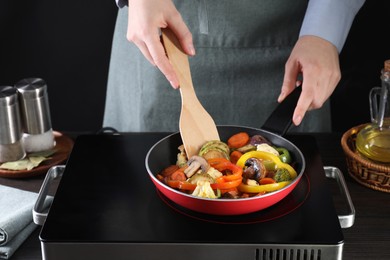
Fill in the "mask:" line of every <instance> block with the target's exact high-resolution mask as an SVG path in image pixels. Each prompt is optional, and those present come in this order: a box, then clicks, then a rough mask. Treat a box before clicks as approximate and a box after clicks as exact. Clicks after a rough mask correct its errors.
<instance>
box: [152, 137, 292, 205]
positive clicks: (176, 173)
mask: <svg viewBox="0 0 390 260" xmlns="http://www.w3.org/2000/svg"><path fill="white" fill-rule="evenodd" d="M178 149H179V151H180V152H179V153H178V156H177V162H176V165H170V166H168V167H167V168H165V169H164V170H162V171H161V172H160V173H159V174H157V178H158V179H159V180H160V181H162V182H163V183H165V184H166V185H168V186H170V187H171V188H174V189H177V190H180V191H181V192H184V193H187V194H192V195H194V196H198V197H202V198H210V199H216V198H226V199H239V198H248V197H253V196H261V195H263V194H265V193H268V192H273V191H276V190H279V189H282V188H283V187H285V186H287V185H288V184H290V183H291V182H292V181H293V180H294V179H295V178H296V177H297V172H296V170H295V169H294V167H293V165H292V163H293V158H292V157H291V155H290V153H289V151H288V150H287V149H286V148H285V147H275V146H273V144H272V143H271V142H269V141H268V140H267V139H266V138H265V137H263V136H261V135H255V136H249V135H248V134H247V133H246V132H239V133H237V134H235V135H233V136H231V137H230V138H229V139H228V140H227V142H226V143H224V142H222V141H209V142H207V143H205V144H204V145H203V146H202V147H201V149H200V150H199V153H198V155H195V156H192V157H191V158H187V156H186V154H185V150H184V148H183V146H180V147H179V148H178Z"/></svg>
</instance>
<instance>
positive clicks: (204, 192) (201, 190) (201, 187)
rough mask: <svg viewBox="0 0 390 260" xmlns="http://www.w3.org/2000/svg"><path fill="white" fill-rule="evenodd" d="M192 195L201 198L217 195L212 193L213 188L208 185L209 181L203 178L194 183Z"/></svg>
mask: <svg viewBox="0 0 390 260" xmlns="http://www.w3.org/2000/svg"><path fill="white" fill-rule="evenodd" d="M192 195H194V196H197V197H201V198H208V199H216V198H217V196H216V195H215V193H214V190H213V189H212V188H211V186H210V182H208V181H205V180H200V181H198V182H197V183H196V188H195V190H194V192H193V193H192Z"/></svg>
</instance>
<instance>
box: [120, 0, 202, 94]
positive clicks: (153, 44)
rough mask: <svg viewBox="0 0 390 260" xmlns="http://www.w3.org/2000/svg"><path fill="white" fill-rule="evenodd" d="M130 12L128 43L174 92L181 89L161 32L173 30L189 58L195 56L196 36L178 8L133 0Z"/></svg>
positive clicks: (160, 0)
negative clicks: (161, 37)
mask: <svg viewBox="0 0 390 260" xmlns="http://www.w3.org/2000/svg"><path fill="white" fill-rule="evenodd" d="M128 10H129V16H128V26H127V39H128V40H129V41H130V42H133V43H134V44H135V45H136V46H137V47H138V48H139V49H140V51H141V52H142V54H143V55H144V56H145V58H146V59H147V60H148V61H149V62H150V63H151V64H152V65H154V66H157V67H158V68H159V69H160V71H161V72H162V73H163V74H164V75H165V77H166V78H167V80H168V81H169V82H170V83H171V85H172V87H173V88H178V87H179V79H178V77H177V75H176V74H175V72H174V70H173V67H172V65H171V64H170V63H169V60H168V58H167V56H166V55H165V50H164V46H163V45H162V43H161V41H160V28H167V27H169V28H170V29H171V30H172V31H173V32H174V33H175V34H176V36H177V38H178V39H179V41H180V44H181V46H182V48H183V50H184V51H185V52H186V53H187V54H188V55H191V56H193V55H195V49H194V45H193V42H192V34H191V32H190V31H189V29H188V27H187V25H186V24H185V23H184V21H183V19H182V17H181V15H180V13H179V12H178V10H177V9H176V7H175V5H174V4H173V2H172V1H171V0H131V1H129V8H128Z"/></svg>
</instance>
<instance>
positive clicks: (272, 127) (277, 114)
mask: <svg viewBox="0 0 390 260" xmlns="http://www.w3.org/2000/svg"><path fill="white" fill-rule="evenodd" d="M301 92H302V87H296V88H295V89H294V90H293V92H291V93H290V95H288V96H287V97H286V99H285V100H283V102H282V103H280V104H278V105H277V107H276V108H275V110H274V111H273V112H272V113H271V115H270V116H269V117H268V118H267V120H266V121H265V123H264V124H263V126H262V127H261V129H263V130H266V131H269V132H272V133H275V134H278V135H280V136H283V135H285V133H287V131H288V129H289V128H290V126H291V124H292V116H293V114H294V110H295V107H296V105H297V103H298V99H299V96H300V95H301Z"/></svg>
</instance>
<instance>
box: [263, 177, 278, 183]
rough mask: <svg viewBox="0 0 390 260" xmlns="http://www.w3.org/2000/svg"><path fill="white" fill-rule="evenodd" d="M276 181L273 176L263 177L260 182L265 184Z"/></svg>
mask: <svg viewBox="0 0 390 260" xmlns="http://www.w3.org/2000/svg"><path fill="white" fill-rule="evenodd" d="M275 182H276V181H275V180H274V179H272V178H268V177H265V178H263V179H261V180H260V184H261V185H264V184H272V183H275Z"/></svg>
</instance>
